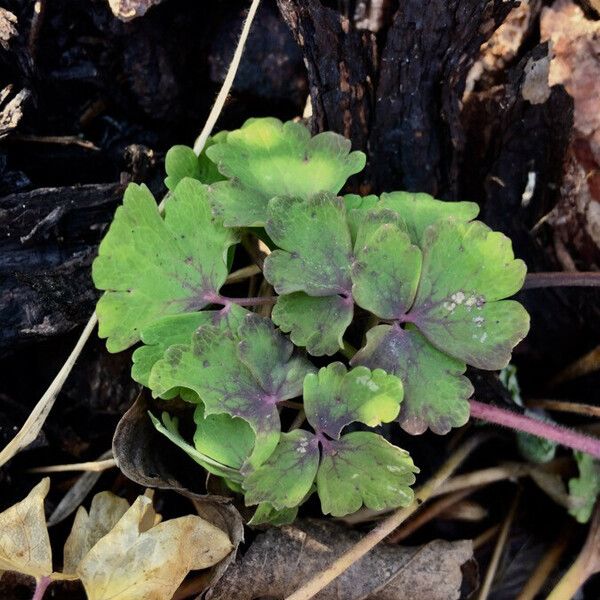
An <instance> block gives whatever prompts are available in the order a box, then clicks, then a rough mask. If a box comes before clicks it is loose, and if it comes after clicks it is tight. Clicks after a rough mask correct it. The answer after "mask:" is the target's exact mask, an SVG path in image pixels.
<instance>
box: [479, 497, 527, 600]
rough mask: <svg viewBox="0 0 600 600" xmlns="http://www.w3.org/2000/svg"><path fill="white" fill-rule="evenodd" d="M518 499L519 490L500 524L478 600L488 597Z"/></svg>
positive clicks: (485, 599)
mask: <svg viewBox="0 0 600 600" xmlns="http://www.w3.org/2000/svg"><path fill="white" fill-rule="evenodd" d="M520 498H521V490H517V493H516V494H515V498H514V500H513V502H512V505H511V507H510V510H509V511H508V514H507V515H506V518H505V519H504V522H503V523H502V526H501V528H500V534H499V535H498V539H497V540H496V545H495V546H494V553H493V554H492V559H491V561H490V564H489V566H488V568H487V571H486V573H485V579H484V580H483V584H482V585H481V589H480V591H479V596H478V597H477V598H478V600H487V597H488V596H489V595H490V590H491V589H492V583H493V582H494V577H495V576H496V571H497V570H498V565H499V564H500V559H501V558H502V553H503V552H504V548H505V547H506V541H507V540H508V533H509V531H510V527H511V525H512V522H513V520H514V518H515V514H516V512H517V507H518V506H519V499H520Z"/></svg>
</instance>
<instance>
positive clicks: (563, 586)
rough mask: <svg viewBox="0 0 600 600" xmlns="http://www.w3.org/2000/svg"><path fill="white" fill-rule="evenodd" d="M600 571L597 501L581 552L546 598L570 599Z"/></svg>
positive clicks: (599, 509)
mask: <svg viewBox="0 0 600 600" xmlns="http://www.w3.org/2000/svg"><path fill="white" fill-rule="evenodd" d="M598 571H600V504H599V503H596V508H595V510H594V516H593V517H592V522H591V523H590V529H589V531H588V536H587V539H586V541H585V544H584V545H583V548H582V549H581V552H580V553H579V555H578V556H577V558H576V559H575V562H574V563H573V564H572V565H571V567H570V568H569V570H568V571H567V572H566V573H565V574H564V575H563V576H562V578H561V580H560V581H559V582H558V584H557V585H556V587H555V588H554V589H553V590H552V591H551V592H550V595H549V596H548V598H547V599H546V600H570V599H571V598H573V596H575V594H576V593H577V590H578V589H579V588H581V587H583V585H584V584H585V582H586V581H587V580H588V579H589V578H590V577H591V576H592V575H594V574H596V573H598Z"/></svg>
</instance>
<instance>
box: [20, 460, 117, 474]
mask: <svg viewBox="0 0 600 600" xmlns="http://www.w3.org/2000/svg"><path fill="white" fill-rule="evenodd" d="M116 466H117V461H116V460H115V459H114V458H108V459H106V460H96V461H91V462H82V463H73V464H70V465H49V466H47V467H34V468H33V469H28V471H27V472H28V473H66V472H68V471H89V472H94V473H101V472H102V471H106V470H108V469H112V468H113V467H116Z"/></svg>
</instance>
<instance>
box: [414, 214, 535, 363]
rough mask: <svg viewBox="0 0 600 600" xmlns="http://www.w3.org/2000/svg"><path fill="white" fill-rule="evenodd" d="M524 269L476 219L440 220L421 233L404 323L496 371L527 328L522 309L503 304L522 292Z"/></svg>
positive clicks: (438, 344) (499, 235)
mask: <svg viewBox="0 0 600 600" xmlns="http://www.w3.org/2000/svg"><path fill="white" fill-rule="evenodd" d="M525 271H526V268H525V263H523V261H521V260H515V258H514V255H513V252H512V247H511V242H510V240H509V239H508V238H507V237H506V236H505V235H503V234H502V233H499V232H494V231H491V230H490V229H489V227H487V226H486V225H484V224H483V223H480V222H478V221H475V222H473V223H468V224H465V223H460V222H457V221H456V220H454V219H446V220H444V221H440V222H439V223H437V224H436V225H433V226H431V227H429V228H428V229H427V230H426V231H425V234H424V239H423V267H422V274H421V279H420V281H419V288H418V291H417V295H416V298H415V301H414V304H413V306H412V309H411V311H410V314H409V320H410V321H411V322H412V323H414V324H415V325H416V326H417V327H418V329H419V330H420V331H421V332H422V333H423V335H425V337H426V338H427V339H428V340H429V341H430V342H431V343H432V344H433V345H434V346H436V347H437V348H438V349H439V350H441V351H443V352H445V353H447V354H449V355H451V356H453V357H455V358H457V359H459V360H462V361H464V362H466V363H468V364H470V365H472V366H474V367H478V368H480V369H490V370H494V369H501V368H503V367H505V366H506V365H507V364H508V361H509V360H510V356H511V352H512V349H513V347H514V346H515V345H516V344H517V343H518V342H519V341H520V340H522V339H523V338H524V337H525V335H526V334H527V331H528V329H529V315H528V314H527V311H526V310H525V309H524V308H523V307H522V306H521V305H520V304H519V303H518V302H514V301H511V300H503V298H506V297H507V296H511V295H512V294H514V293H516V292H517V291H518V290H519V289H520V288H521V286H522V285H523V281H524V278H525Z"/></svg>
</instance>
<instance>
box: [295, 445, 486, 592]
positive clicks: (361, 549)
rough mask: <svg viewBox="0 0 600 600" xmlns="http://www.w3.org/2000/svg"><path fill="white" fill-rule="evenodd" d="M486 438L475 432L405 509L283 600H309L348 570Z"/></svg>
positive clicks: (385, 521) (380, 525)
mask: <svg viewBox="0 0 600 600" xmlns="http://www.w3.org/2000/svg"><path fill="white" fill-rule="evenodd" d="M485 439H486V437H485V436H481V435H476V436H473V437H472V438H471V439H469V440H467V441H466V442H465V443H464V444H463V445H462V446H460V447H459V448H458V450H456V451H455V452H454V453H453V454H452V455H451V456H450V458H448V460H447V461H446V462H445V463H444V464H443V465H442V467H441V468H440V469H439V471H437V473H435V474H434V475H433V477H431V479H429V481H427V483H425V484H424V485H423V486H421V487H420V488H419V489H418V490H417V492H416V493H415V499H414V500H413V501H412V502H411V503H410V504H409V505H408V506H407V507H406V508H401V509H399V510H397V511H395V512H394V513H392V514H391V515H390V516H389V517H388V518H387V519H385V520H384V521H382V522H381V523H380V524H379V525H378V526H377V527H375V529H373V530H372V531H370V532H369V533H368V534H367V535H366V536H365V537H364V538H363V539H362V540H360V541H359V542H358V543H357V544H355V545H354V546H352V548H350V549H349V550H347V551H346V552H344V553H343V554H342V555H341V556H339V557H338V558H337V559H336V560H334V561H333V562H332V563H331V565H329V566H328V567H327V568H326V569H325V570H324V571H321V572H320V573H318V574H317V575H315V577H313V578H312V579H310V580H309V581H308V583H306V584H305V585H303V586H302V587H301V588H299V589H298V590H296V591H295V592H294V593H293V594H292V595H291V596H288V597H287V598H286V599H285V600H309V598H312V597H313V596H315V595H316V594H318V593H319V592H320V591H321V590H322V589H323V588H324V587H325V586H326V585H328V584H329V583H331V582H332V581H333V580H334V579H335V578H336V577H338V576H339V575H341V574H342V573H343V572H344V571H346V570H347V569H349V568H350V567H351V566H352V565H353V564H354V563H355V562H356V561H357V560H360V559H361V558H362V557H363V556H364V555H365V554H367V552H369V551H370V550H372V549H373V548H374V547H375V546H376V545H377V544H379V542H381V541H382V540H383V539H384V538H385V537H387V536H388V535H389V534H390V533H392V531H394V530H395V529H396V528H397V527H399V526H400V525H401V524H402V523H404V521H406V519H408V517H410V516H411V515H412V514H413V513H415V512H416V511H417V510H418V509H419V507H420V506H422V504H423V503H424V502H425V501H427V500H428V499H429V498H430V497H431V496H432V495H433V493H434V492H435V490H436V489H437V488H439V487H440V486H441V485H442V484H443V483H444V481H446V479H448V477H450V475H452V473H454V471H455V470H456V469H457V468H458V467H459V466H460V465H461V463H462V462H463V461H464V460H465V459H466V458H467V457H468V456H469V454H471V452H473V450H475V448H477V446H479V444H480V443H481V442H483V441H484V440H485Z"/></svg>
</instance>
